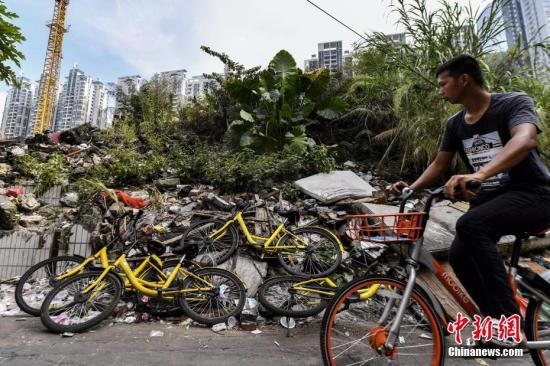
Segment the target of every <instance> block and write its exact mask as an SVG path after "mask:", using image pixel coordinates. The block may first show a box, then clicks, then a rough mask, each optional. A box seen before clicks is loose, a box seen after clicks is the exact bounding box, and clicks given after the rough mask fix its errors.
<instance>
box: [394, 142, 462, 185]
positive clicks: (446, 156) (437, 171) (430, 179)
mask: <svg viewBox="0 0 550 366" xmlns="http://www.w3.org/2000/svg"><path fill="white" fill-rule="evenodd" d="M454 155H455V152H454V151H439V152H438V153H437V155H436V157H435V159H434V161H433V162H432V163H431V164H430V165H429V166H428V168H427V169H426V170H425V171H424V173H422V175H421V176H420V177H418V179H417V180H416V181H415V182H414V183H413V184H411V185H410V188H411V189H413V190H415V191H418V190H420V189H423V188H426V187H429V186H430V185H432V184H433V183H434V182H435V181H437V179H438V178H439V177H441V176H442V175H443V173H445V171H447V169H448V168H449V166H450V165H451V161H452V160H453V157H454ZM405 187H408V184H407V183H405V182H397V183H395V184H393V185H392V187H391V191H392V192H393V193H395V194H398V193H400V192H401V190H402V189H403V188H405Z"/></svg>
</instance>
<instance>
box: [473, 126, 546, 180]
mask: <svg viewBox="0 0 550 366" xmlns="http://www.w3.org/2000/svg"><path fill="white" fill-rule="evenodd" d="M510 133H511V135H512V138H511V139H510V140H509V141H508V143H507V144H506V145H504V148H503V149H502V151H501V152H500V153H499V154H498V155H497V156H495V158H494V159H493V160H491V162H489V163H488V164H487V165H485V166H484V167H483V168H481V169H480V170H479V171H478V172H477V173H478V174H479V175H480V177H481V178H482V180H485V179H487V178H489V177H492V176H494V175H497V174H499V173H502V172H505V171H508V170H510V169H511V168H513V167H514V166H516V165H517V164H519V163H520V162H521V161H522V160H523V159H525V157H527V155H528V154H529V152H530V151H531V150H533V149H534V148H535V147H537V127H536V126H535V125H534V124H532V123H522V124H519V125H517V126H515V127H513V128H512V129H511V130H510Z"/></svg>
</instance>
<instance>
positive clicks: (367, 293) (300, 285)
mask: <svg viewBox="0 0 550 366" xmlns="http://www.w3.org/2000/svg"><path fill="white" fill-rule="evenodd" d="M311 283H317V284H319V286H318V287H308V285H309V284H311ZM323 284H326V285H327V286H323ZM327 287H328V288H333V289H335V290H337V289H338V286H337V285H336V284H335V283H334V281H332V280H331V279H330V278H328V277H322V278H312V279H308V280H304V281H301V282H297V283H295V284H293V285H292V288H293V289H295V290H300V291H305V292H311V293H314V294H319V295H322V296H328V297H332V296H334V295H335V294H336V292H335V291H327ZM379 287H380V285H373V286H371V287H369V288H368V289H362V290H359V291H357V292H358V293H359V301H365V300H368V299H369V298H371V297H372V295H374V294H375V293H376V291H378V288H379Z"/></svg>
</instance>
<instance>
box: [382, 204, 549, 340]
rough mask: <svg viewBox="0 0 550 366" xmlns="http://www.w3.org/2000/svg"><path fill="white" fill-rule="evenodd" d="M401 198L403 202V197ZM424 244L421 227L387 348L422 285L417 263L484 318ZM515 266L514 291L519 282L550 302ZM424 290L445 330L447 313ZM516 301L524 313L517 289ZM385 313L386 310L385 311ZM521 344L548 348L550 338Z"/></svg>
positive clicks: (470, 311) (512, 272)
mask: <svg viewBox="0 0 550 366" xmlns="http://www.w3.org/2000/svg"><path fill="white" fill-rule="evenodd" d="M435 197H436V195H435V193H434V194H432V195H431V196H430V198H429V200H428V202H427V204H426V213H427V215H426V219H425V221H424V225H426V223H427V222H428V219H429V211H430V207H431V203H432V201H433V199H434V198H435ZM404 201H406V199H404ZM403 206H404V202H403V203H402V205H401V207H402V208H403ZM401 211H402V209H401ZM424 228H425V226H424ZM516 240H521V239H516ZM423 243H424V230H423V232H422V233H421V236H420V238H419V239H418V240H416V241H415V242H414V243H413V244H412V246H411V247H410V250H409V258H408V259H407V260H406V262H407V270H408V271H409V277H408V281H407V284H406V287H405V290H404V292H403V296H402V300H401V303H400V304H399V308H398V309H397V314H396V316H395V321H394V322H393V324H392V325H391V327H390V331H389V334H388V337H387V340H386V343H385V346H386V347H387V348H388V349H393V345H394V344H395V342H396V340H397V337H398V335H399V328H400V326H401V319H402V318H403V315H404V313H405V310H406V307H407V303H408V300H409V298H410V296H411V294H412V292H413V289H414V287H415V286H416V285H418V284H422V282H421V281H419V280H418V279H417V270H418V268H419V265H424V266H425V267H427V268H428V269H429V270H430V271H431V272H432V273H433V274H434V275H435V276H436V278H437V280H438V281H439V282H440V283H441V284H442V285H443V286H444V287H445V289H446V290H447V291H448V293H449V294H450V295H451V296H452V297H453V298H454V299H455V300H456V301H457V302H458V303H459V304H460V306H461V307H462V308H463V309H464V310H465V311H466V313H467V314H468V315H469V316H470V317H471V318H472V319H473V317H474V315H479V316H481V317H483V316H482V315H481V314H480V313H479V310H478V308H477V306H476V305H475V304H474V302H473V301H472V300H471V299H470V297H469V296H468V295H467V294H465V293H464V291H462V290H461V288H460V286H459V285H458V284H457V283H456V281H454V280H453V279H452V277H451V276H450V275H449V273H447V272H446V271H445V269H444V268H443V267H442V266H441V264H440V263H439V262H438V261H437V260H436V259H435V258H434V257H433V256H432V255H431V254H430V253H429V252H428V251H427V250H426V249H424V248H423V247H422V245H423ZM518 248H519V247H518ZM518 250H519V249H518ZM518 257H519V253H518ZM513 262H514V261H513ZM515 265H517V261H516V263H512V265H511V267H510V273H509V280H510V282H511V284H512V289H514V290H516V288H517V285H519V287H520V288H524V289H526V290H527V291H528V292H529V294H530V296H534V297H537V298H538V299H540V300H543V301H544V302H547V303H548V304H550V298H549V297H548V296H547V295H545V294H544V293H542V292H541V291H539V290H537V289H535V288H533V287H532V286H530V285H529V284H527V283H525V281H523V280H522V279H521V276H519V275H517V268H516V267H515ZM421 287H425V286H421ZM424 292H426V294H427V295H428V297H429V298H430V300H432V304H433V305H434V307H436V309H435V310H436V313H437V314H439V315H440V319H441V320H442V324H443V327H444V329H447V319H446V318H445V317H441V314H445V315H447V313H446V312H445V310H444V309H443V308H442V307H441V305H440V303H439V301H437V299H436V298H435V296H434V295H433V294H432V292H431V291H430V290H429V289H427V287H425V289H424ZM391 300H394V299H391ZM434 300H435V301H434ZM521 300H523V301H521ZM516 301H517V302H518V305H519V307H520V311H523V312H524V311H525V307H526V302H525V300H524V299H522V298H521V297H519V296H518V295H517V292H516ZM391 306H393V301H390V302H388V305H387V310H389V308H391ZM385 313H387V312H386V311H385ZM382 318H385V316H384V314H383V315H382ZM383 321H385V319H381V320H380V322H383ZM524 345H525V347H526V348H527V349H550V340H549V341H526V342H524Z"/></svg>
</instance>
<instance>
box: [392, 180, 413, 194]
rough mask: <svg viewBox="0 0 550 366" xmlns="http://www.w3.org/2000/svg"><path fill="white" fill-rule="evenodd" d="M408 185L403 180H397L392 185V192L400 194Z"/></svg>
mask: <svg viewBox="0 0 550 366" xmlns="http://www.w3.org/2000/svg"><path fill="white" fill-rule="evenodd" d="M408 186H409V185H408V184H407V183H405V182H403V181H399V182H396V183H394V184H392V185H391V186H390V193H392V194H395V195H400V194H401V191H402V190H403V188H405V187H408Z"/></svg>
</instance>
